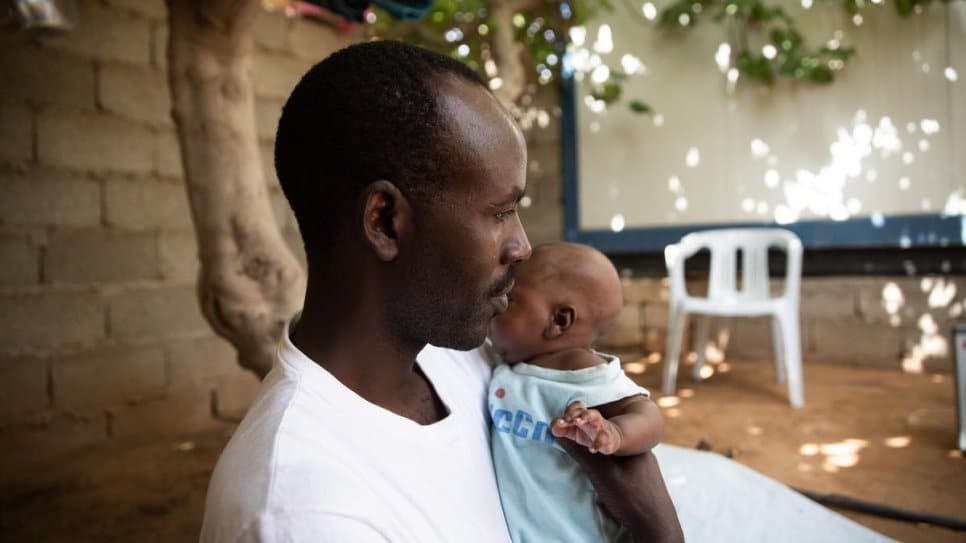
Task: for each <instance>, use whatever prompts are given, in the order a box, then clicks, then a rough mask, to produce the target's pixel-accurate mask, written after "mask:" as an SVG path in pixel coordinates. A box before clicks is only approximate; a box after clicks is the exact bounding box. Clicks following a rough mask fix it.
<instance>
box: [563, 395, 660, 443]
mask: <svg viewBox="0 0 966 543" xmlns="http://www.w3.org/2000/svg"><path fill="white" fill-rule="evenodd" d="M550 431H551V433H552V434H553V435H554V436H556V437H566V438H569V439H572V440H574V441H576V442H577V443H579V444H581V445H583V446H585V447H587V448H588V450H590V452H592V453H596V452H599V453H602V454H617V455H621V456H630V455H635V454H640V453H643V452H645V451H648V450H650V449H651V448H653V447H654V446H655V445H657V444H658V443H660V441H661V434H662V433H663V431H664V419H663V417H661V412H660V410H659V409H658V408H657V406H656V405H654V403H653V402H651V400H649V399H648V398H646V397H644V396H641V395H635V396H629V397H627V398H623V399H621V400H617V401H616V402H611V403H607V404H604V405H599V406H597V407H596V408H590V409H588V408H587V407H586V406H585V405H584V404H583V403H582V402H579V401H577V402H572V403H571V404H570V405H568V406H567V409H566V411H564V415H563V416H562V417H559V418H557V419H554V421H553V423H552V424H551V426H550Z"/></svg>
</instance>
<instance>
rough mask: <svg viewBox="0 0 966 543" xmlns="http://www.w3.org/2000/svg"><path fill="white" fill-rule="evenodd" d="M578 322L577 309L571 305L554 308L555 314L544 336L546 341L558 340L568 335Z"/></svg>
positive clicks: (551, 317) (551, 316)
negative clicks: (568, 331)
mask: <svg viewBox="0 0 966 543" xmlns="http://www.w3.org/2000/svg"><path fill="white" fill-rule="evenodd" d="M576 321H577V308H575V307H574V306H572V305H570V304H560V305H557V306H554V308H553V314H552V315H550V321H549V322H548V323H547V328H546V330H544V332H543V335H544V337H546V339H556V338H558V337H560V336H562V335H564V334H566V333H567V330H570V327H571V326H573V325H574V322H576Z"/></svg>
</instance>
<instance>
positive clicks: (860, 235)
mask: <svg viewBox="0 0 966 543" xmlns="http://www.w3.org/2000/svg"><path fill="white" fill-rule="evenodd" d="M775 226H780V227H781V228H786V229H788V230H791V231H792V232H795V234H797V235H798V237H799V238H801V240H802V244H803V245H804V246H805V247H806V248H810V249H868V248H889V247H894V248H905V247H962V246H963V245H966V243H964V236H966V217H961V216H942V215H899V216H892V217H885V218H884V219H883V220H882V221H881V222H880V223H879V224H878V225H876V224H875V223H873V222H872V220H871V219H866V218H863V219H849V220H847V221H841V222H833V221H800V222H796V223H793V224H786V225H776V224H774V223H771V224H764V223H727V224H696V225H688V226H668V227H656V228H630V229H626V230H622V231H620V232H612V231H610V230H578V231H576V235H575V236H573V237H572V238H569V237H568V238H567V239H568V240H570V241H576V242H578V243H586V244H588V245H592V246H594V247H597V248H598V249H600V250H601V251H604V252H605V253H606V252H609V253H649V252H660V251H663V250H664V247H666V246H667V245H669V244H671V243H675V242H677V241H678V240H680V239H681V238H682V237H683V236H685V235H686V234H689V233H691V232H695V231H698V230H710V229H713V228H741V227H775Z"/></svg>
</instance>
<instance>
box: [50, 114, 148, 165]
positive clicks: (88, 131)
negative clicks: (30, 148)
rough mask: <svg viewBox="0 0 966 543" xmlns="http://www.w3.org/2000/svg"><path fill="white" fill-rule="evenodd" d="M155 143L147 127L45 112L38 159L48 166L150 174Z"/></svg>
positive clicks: (100, 117) (80, 115)
mask: <svg viewBox="0 0 966 543" xmlns="http://www.w3.org/2000/svg"><path fill="white" fill-rule="evenodd" d="M154 142H155V136H154V134H152V133H151V132H150V131H149V130H148V129H147V128H146V127H144V126H140V125H137V124H134V123H131V122H128V121H124V120H121V119H118V118H114V117H108V116H106V115H93V114H82V113H75V112H67V111H57V110H45V111H42V112H41V113H40V114H39V115H38V118H37V150H38V158H39V160H40V162H42V163H45V164H52V165H55V166H64V167H67V168H76V169H82V170H93V171H119V172H125V173H148V172H150V171H151V167H152V166H153V164H154V146H155V143H154Z"/></svg>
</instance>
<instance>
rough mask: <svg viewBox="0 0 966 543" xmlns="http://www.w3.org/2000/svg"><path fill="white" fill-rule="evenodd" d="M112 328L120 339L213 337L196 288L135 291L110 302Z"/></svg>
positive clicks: (127, 292) (114, 297)
mask: <svg viewBox="0 0 966 543" xmlns="http://www.w3.org/2000/svg"><path fill="white" fill-rule="evenodd" d="M109 326H110V330H111V335H112V337H116V338H119V339H138V338H166V337H170V336H185V335H192V334H209V333H210V329H209V328H208V323H207V322H205V320H204V318H203V317H202V315H201V308H200V307H199V305H198V300H197V298H196V296H195V287H194V285H165V286H161V287H154V288H137V289H131V290H128V291H125V292H122V293H120V294H117V295H115V296H113V297H112V298H111V299H110V309H109Z"/></svg>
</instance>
